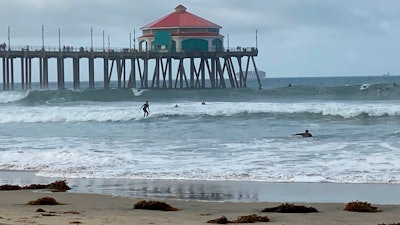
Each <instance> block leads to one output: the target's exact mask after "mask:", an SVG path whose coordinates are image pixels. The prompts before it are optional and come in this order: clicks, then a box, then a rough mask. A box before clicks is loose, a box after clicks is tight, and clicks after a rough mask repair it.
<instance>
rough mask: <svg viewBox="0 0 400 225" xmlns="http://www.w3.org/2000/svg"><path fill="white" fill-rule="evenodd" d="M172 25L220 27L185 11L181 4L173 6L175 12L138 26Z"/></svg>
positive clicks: (145, 28) (146, 27) (145, 27)
mask: <svg viewBox="0 0 400 225" xmlns="http://www.w3.org/2000/svg"><path fill="white" fill-rule="evenodd" d="M172 27H186V28H218V29H220V28H222V27H221V26H219V25H218V24H215V23H213V22H210V21H208V20H206V19H203V18H201V17H198V16H196V15H194V14H192V13H189V12H187V11H186V8H185V7H184V6H183V5H178V6H177V7H176V8H175V12H173V13H170V14H168V15H166V16H164V17H162V18H160V19H158V20H156V21H154V22H152V23H149V24H147V25H146V26H144V27H142V28H140V29H142V30H147V29H159V28H172Z"/></svg>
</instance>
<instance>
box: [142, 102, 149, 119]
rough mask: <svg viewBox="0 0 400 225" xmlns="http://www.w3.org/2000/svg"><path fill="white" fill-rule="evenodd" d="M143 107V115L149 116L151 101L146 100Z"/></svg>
mask: <svg viewBox="0 0 400 225" xmlns="http://www.w3.org/2000/svg"><path fill="white" fill-rule="evenodd" d="M140 108H141V109H143V117H147V116H149V113H150V106H149V101H146V102H145V103H144V104H143V105H142V107H140Z"/></svg>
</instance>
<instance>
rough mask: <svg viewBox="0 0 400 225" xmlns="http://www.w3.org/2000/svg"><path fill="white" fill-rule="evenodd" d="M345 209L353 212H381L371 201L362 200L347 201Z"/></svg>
mask: <svg viewBox="0 0 400 225" xmlns="http://www.w3.org/2000/svg"><path fill="white" fill-rule="evenodd" d="M344 210H346V211H352V212H381V210H378V207H375V206H371V203H368V202H360V201H354V202H349V203H347V204H346V206H345V207H344Z"/></svg>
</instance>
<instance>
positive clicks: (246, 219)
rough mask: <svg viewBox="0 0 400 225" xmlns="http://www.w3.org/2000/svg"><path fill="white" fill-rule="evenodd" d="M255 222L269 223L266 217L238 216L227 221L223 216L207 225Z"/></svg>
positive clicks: (254, 215)
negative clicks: (213, 224)
mask: <svg viewBox="0 0 400 225" xmlns="http://www.w3.org/2000/svg"><path fill="white" fill-rule="evenodd" d="M256 222H269V218H268V217H267V216H257V215H256V214H252V215H247V216H239V217H238V218H237V219H236V220H228V219H227V218H226V217H225V216H222V217H220V218H217V219H213V220H209V221H207V223H215V224H227V223H256Z"/></svg>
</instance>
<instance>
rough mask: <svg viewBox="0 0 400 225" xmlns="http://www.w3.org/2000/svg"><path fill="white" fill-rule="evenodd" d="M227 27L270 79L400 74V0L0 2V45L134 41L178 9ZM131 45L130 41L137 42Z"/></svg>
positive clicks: (232, 43)
mask: <svg viewBox="0 0 400 225" xmlns="http://www.w3.org/2000/svg"><path fill="white" fill-rule="evenodd" d="M179 4H182V5H184V6H185V7H186V8H187V11H189V12H191V13H193V14H196V15H198V16H200V17H203V18H205V19H207V20H210V21H212V22H214V23H216V24H218V25H220V26H222V29H221V34H222V35H224V36H225V40H224V45H225V47H227V45H228V40H227V36H228V34H229V46H230V47H235V46H242V47H245V46H248V47H251V46H255V45H256V30H257V37H258V38H257V40H258V41H257V45H258V48H259V55H258V57H257V58H256V62H257V66H258V69H260V70H264V71H266V72H267V76H270V77H288V76H347V75H356V76H358V75H382V74H383V73H387V72H389V73H390V74H392V75H395V74H396V75H399V74H400V13H399V12H400V1H399V0H180V1H179V0H146V1H140V0H0V43H2V42H6V43H8V27H10V31H11V32H10V33H11V35H10V40H11V45H18V46H23V45H25V46H26V45H30V46H41V45H42V25H43V26H44V28H45V29H44V30H45V32H44V33H45V35H44V36H45V38H44V40H45V45H46V46H58V29H60V31H61V45H71V46H76V47H79V46H88V47H89V46H90V43H91V41H90V40H91V39H90V28H91V27H92V28H93V43H94V46H95V47H102V46H103V31H104V33H105V37H106V38H105V39H106V42H107V40H108V37H109V38H110V46H112V47H129V45H130V41H129V40H130V39H129V34H131V36H132V38H133V34H134V31H135V33H136V37H137V36H139V35H140V34H141V30H140V28H141V27H142V26H144V25H146V24H148V23H150V22H152V21H154V20H156V19H159V18H160V17H163V16H165V15H167V14H169V13H171V12H173V11H174V8H175V7H176V6H177V5H179ZM132 45H133V43H132Z"/></svg>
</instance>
